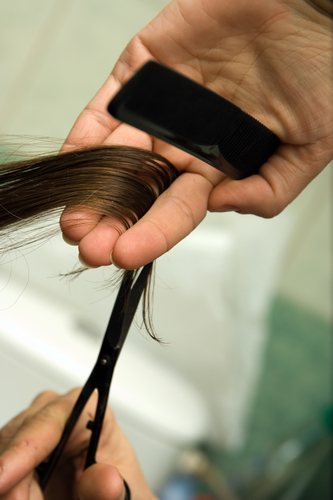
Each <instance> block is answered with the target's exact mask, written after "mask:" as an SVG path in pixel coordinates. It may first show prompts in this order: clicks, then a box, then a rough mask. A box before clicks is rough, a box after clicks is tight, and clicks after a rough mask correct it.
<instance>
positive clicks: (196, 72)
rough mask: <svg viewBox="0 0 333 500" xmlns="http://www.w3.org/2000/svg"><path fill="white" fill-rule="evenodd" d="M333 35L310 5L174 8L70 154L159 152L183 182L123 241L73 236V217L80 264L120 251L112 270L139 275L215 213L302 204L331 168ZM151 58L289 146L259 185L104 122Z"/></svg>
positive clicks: (100, 232)
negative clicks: (109, 149) (118, 148)
mask: <svg viewBox="0 0 333 500" xmlns="http://www.w3.org/2000/svg"><path fill="white" fill-rule="evenodd" d="M331 26H332V22H331V20H330V19H329V18H328V17H325V16H324V15H322V14H320V13H318V12H317V11H316V10H315V9H313V8H312V7H310V6H309V5H308V4H307V3H306V2H305V0H284V1H283V0H270V1H267V0H251V1H244V0H233V1H232V2H231V1H230V0H173V1H172V2H171V3H170V4H169V5H168V6H167V7H166V8H165V9H164V10H163V11H162V12H161V13H160V14H159V15H158V16H157V17H156V18H155V19H154V20H153V21H152V22H151V23H150V24H149V25H148V26H146V28H144V29H143V30H142V31H141V32H140V33H139V34H138V35H137V36H136V37H134V38H133V40H132V41H131V42H130V43H129V45H128V47H127V48H126V49H125V51H124V52H123V54H122V55H121V57H120V59H119V61H118V63H117V64H116V66H115V68H114V70H113V71H112V73H111V76H110V77H109V78H108V80H107V81H106V83H105V84H104V86H103V87H102V88H101V90H100V91H99V92H98V94H97V95H96V96H95V97H94V99H93V100H92V101H91V102H90V103H89V104H88V106H87V108H86V109H85V110H84V111H83V112H82V114H81V115H80V117H79V118H78V120H77V122H76V124H75V125H74V127H73V129H72V131H71V133H70V135H69V137H68V139H67V141H66V143H65V146H64V147H65V149H66V148H67V149H68V148H72V147H80V146H82V145H89V144H102V143H103V144H127V145H133V146H140V147H144V148H147V149H153V150H154V151H156V152H158V153H160V154H162V155H164V156H166V157H167V158H168V159H169V160H171V161H172V162H173V163H174V165H175V166H176V167H177V168H178V170H179V171H180V172H184V175H181V176H180V177H179V178H178V179H177V180H176V181H175V182H174V183H173V185H172V186H171V187H170V188H169V189H168V190H167V191H166V192H165V193H164V194H163V195H162V196H160V197H159V198H158V200H157V201H156V203H155V204H154V205H153V207H152V208H151V210H150V211H149V212H148V213H147V214H146V216H144V217H143V218H142V219H141V220H140V221H139V222H138V223H137V224H136V225H135V226H134V227H133V228H131V229H129V230H128V231H126V232H125V233H124V234H123V235H122V236H120V237H119V235H118V232H117V231H116V230H115V229H112V228H110V221H108V220H107V219H105V218H104V219H102V220H98V218H96V217H95V218H93V219H92V218H91V217H90V222H89V223H87V224H83V225H82V226H80V227H79V228H77V229H76V230H68V229H67V230H66V223H67V222H68V219H71V218H72V217H73V215H68V213H65V215H64V216H63V218H62V221H61V224H62V228H63V230H64V234H65V236H66V237H67V238H68V239H70V240H74V241H80V246H79V251H80V254H81V257H82V259H83V260H84V261H86V262H87V263H88V264H90V265H93V266H99V265H107V264H109V262H110V252H111V251H112V250H113V260H114V262H115V263H117V264H118V265H119V266H121V267H124V268H127V269H132V268H136V267H139V266H141V265H143V264H145V263H147V262H149V261H151V260H153V259H155V258H156V257H158V256H159V255H161V254H163V253H164V252H167V251H168V250H169V249H170V248H171V247H173V246H174V245H175V244H176V243H178V242H179V241H180V240H181V239H182V238H184V237H185V236H186V235H187V234H189V233H190V232H191V231H192V230H193V229H194V228H195V227H196V226H197V225H198V224H199V223H200V221H201V220H202V219H203V218H204V217H205V214H206V212H207V210H210V211H219V212H224V211H228V210H237V211H239V212H241V213H252V214H256V215H259V216H262V217H273V216H275V215H277V214H278V213H280V212H281V211H282V210H283V209H284V208H285V207H286V206H287V205H288V204H289V203H290V202H291V201H292V200H294V198H296V196H297V195H298V194H299V193H300V192H301V191H302V190H303V189H304V187H305V186H306V185H307V184H308V183H309V182H310V181H311V180H312V179H313V178H314V177H315V176H316V175H318V173H319V172H321V171H322V170H323V169H324V167H325V166H326V165H327V164H328V163H329V161H330V160H331V159H332V158H333V90H332V81H331V80H332V61H333V58H332V51H331V45H332V39H331V36H332V35H331ZM149 59H155V60H157V61H160V62H161V63H164V64H166V65H168V66H170V67H172V68H174V69H176V70H178V71H180V72H181V73H183V74H185V75H187V76H189V77H191V78H192V79H194V80H196V81H198V82H200V83H203V84H204V85H206V86H207V87H209V88H210V89H212V90H213V91H215V92H217V93H219V94H221V95H222V96H224V97H226V98H227V99H229V100H231V101H232V102H234V103H235V104H237V105H238V106H240V107H241V108H242V109H243V110H244V111H246V112H248V113H249V114H251V115H253V116H254V117H256V118H257V119H258V120H260V121H261V122H262V123H263V124H265V125H266V126H267V127H269V128H270V129H271V130H272V131H273V132H274V133H275V134H276V135H278V136H279V138H280V139H281V141H282V144H281V146H280V147H279V148H278V150H277V151H276V154H274V156H272V157H271V158H270V159H269V161H268V162H267V163H266V164H264V165H263V166H262V168H261V169H260V172H259V175H255V176H252V177H250V178H247V179H244V180H242V181H234V180H231V179H230V178H226V176H224V175H223V174H221V173H220V172H218V171H217V170H215V169H214V168H212V167H209V166H208V165H206V164H204V163H203V162H201V161H199V160H197V159H195V158H193V157H190V156H189V155H187V154H185V153H184V152H181V151H179V150H177V149H175V148H173V147H171V146H168V145H166V144H165V143H162V142H161V141H157V140H154V139H152V138H150V137H149V136H148V135H146V134H144V133H142V132H139V131H137V130H135V129H132V128H131V127H129V126H126V125H124V124H120V123H119V122H117V121H116V120H115V119H113V118H112V117H110V116H109V115H108V113H107V111H106V108H107V104H108V103H109V101H110V99H111V98H112V97H113V95H114V94H115V93H116V92H117V91H118V90H119V89H120V87H121V86H122V85H123V84H124V82H125V81H126V80H127V79H128V78H130V76H132V75H133V73H135V72H136V71H137V70H138V68H139V67H141V66H142V65H143V64H144V63H145V62H146V61H147V60H149ZM193 104H194V105H195V103H193ZM85 216H86V214H85V213H84V212H82V211H79V210H78V211H77V214H76V217H77V218H79V219H82V218H83V217H85Z"/></svg>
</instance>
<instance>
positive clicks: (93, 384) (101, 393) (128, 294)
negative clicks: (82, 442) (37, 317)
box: [36, 263, 152, 490]
mask: <svg viewBox="0 0 333 500" xmlns="http://www.w3.org/2000/svg"><path fill="white" fill-rule="evenodd" d="M151 267H152V263H150V264H147V265H146V266H144V268H143V269H142V271H141V272H140V274H139V276H138V277H137V279H136V281H135V283H134V284H133V280H134V274H133V273H128V274H126V275H125V276H124V278H123V281H122V283H121V286H120V289H119V292H118V295H117V299H116V302H115V304H114V308H113V311H112V314H111V318H110V321H109V324H108V326H107V329H106V332H105V335H104V339H103V342H102V347H101V350H100V353H99V355H98V358H97V362H96V364H95V366H94V368H93V370H92V372H91V374H90V376H89V378H88V380H87V382H86V383H85V385H84V387H83V389H82V391H81V393H80V395H79V397H78V399H77V401H76V403H75V406H74V408H73V410H72V413H71V414H70V416H69V419H68V421H67V424H66V426H65V429H64V432H63V434H62V436H61V439H60V442H59V444H58V445H57V447H56V448H55V449H54V451H53V452H52V454H51V457H50V459H49V460H48V462H42V463H41V464H40V465H38V466H37V467H36V470H37V472H38V474H39V484H40V487H41V489H42V490H44V488H45V487H46V484H47V482H48V480H49V478H50V476H51V474H52V472H53V469H54V468H55V466H56V464H57V461H58V460H59V457H60V455H61V453H62V451H63V449H64V447H65V445H66V443H67V441H68V439H69V437H70V435H71V433H72V431H73V429H74V427H75V424H76V423H77V421H78V419H79V417H80V415H81V413H82V411H83V409H84V407H85V406H86V404H87V402H88V399H89V398H90V396H91V394H92V392H93V391H94V389H98V402H97V407H96V413H95V417H94V421H89V422H88V425H87V427H88V428H89V429H91V430H92V435H91V439H90V443H89V447H88V453H87V459H86V464H85V468H87V467H89V466H90V465H93V464H94V463H96V460H95V454H96V450H97V446H98V441H99V436H100V433H101V430H102V425H103V419H104V414H105V410H106V406H107V402H108V396H109V390H110V383H111V379H112V375H113V371H114V367H115V363H116V361H117V359H118V356H119V353H120V351H121V348H122V345H123V343H124V341H125V339H126V335H127V332H128V330H129V328H130V326H131V323H132V320H133V317H134V315H135V312H136V309H137V307H138V304H139V301H140V297H141V295H142V292H143V290H144V288H145V286H146V283H147V279H148V276H149V273H150V270H151ZM113 328H116V330H118V333H117V334H116V337H117V342H116V345H113V342H112V341H111V340H112V329H113Z"/></svg>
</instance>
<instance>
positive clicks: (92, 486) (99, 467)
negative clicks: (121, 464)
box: [78, 463, 125, 500]
mask: <svg viewBox="0 0 333 500" xmlns="http://www.w3.org/2000/svg"><path fill="white" fill-rule="evenodd" d="M78 493H79V498H80V500H123V499H124V498H125V486H124V481H123V478H122V477H121V475H120V474H119V471H118V469H117V468H116V467H114V466H113V465H107V464H101V463H99V464H94V465H92V466H91V467H88V469H86V470H85V471H84V472H83V474H82V476H81V477H80V480H79V484H78Z"/></svg>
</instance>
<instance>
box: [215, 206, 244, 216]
mask: <svg viewBox="0 0 333 500" xmlns="http://www.w3.org/2000/svg"><path fill="white" fill-rule="evenodd" d="M214 212H237V213H238V214H240V213H241V209H240V208H238V207H234V206H233V205H224V206H223V207H219V208H217V209H216V210H214Z"/></svg>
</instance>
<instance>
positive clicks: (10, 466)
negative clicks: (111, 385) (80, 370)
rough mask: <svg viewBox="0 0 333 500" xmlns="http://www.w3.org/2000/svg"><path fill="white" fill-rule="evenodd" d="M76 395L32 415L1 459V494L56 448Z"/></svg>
mask: <svg viewBox="0 0 333 500" xmlns="http://www.w3.org/2000/svg"><path fill="white" fill-rule="evenodd" d="M73 396H74V393H73V391H71V392H70V393H68V394H66V395H65V396H62V397H60V398H57V399H56V400H53V401H51V402H50V403H49V404H47V405H46V406H44V407H43V408H42V409H41V410H40V411H39V412H38V413H35V414H31V415H29V416H28V417H26V419H25V420H24V422H23V424H22V426H21V427H20V429H19V430H18V431H17V433H16V434H15V436H14V438H13V439H12V440H11V442H10V444H9V446H8V447H7V449H6V450H5V451H4V452H3V454H2V455H1V457H0V470H1V473H0V494H2V493H3V492H4V491H7V490H8V489H10V488H11V487H13V486H14V485H15V484H17V483H19V482H20V481H21V480H22V479H23V478H24V477H26V476H27V475H28V474H29V473H30V472H31V471H32V470H33V469H35V467H36V466H37V465H38V464H39V463H40V462H42V461H43V460H44V459H45V458H46V457H47V456H48V455H49V454H50V453H51V451H52V450H53V449H54V448H55V446H56V445H57V443H58V441H59V439H60V437H61V434H62V432H63V429H64V426H65V423H66V421H67V418H68V415H69V413H70V411H71V409H72V406H73Z"/></svg>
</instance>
